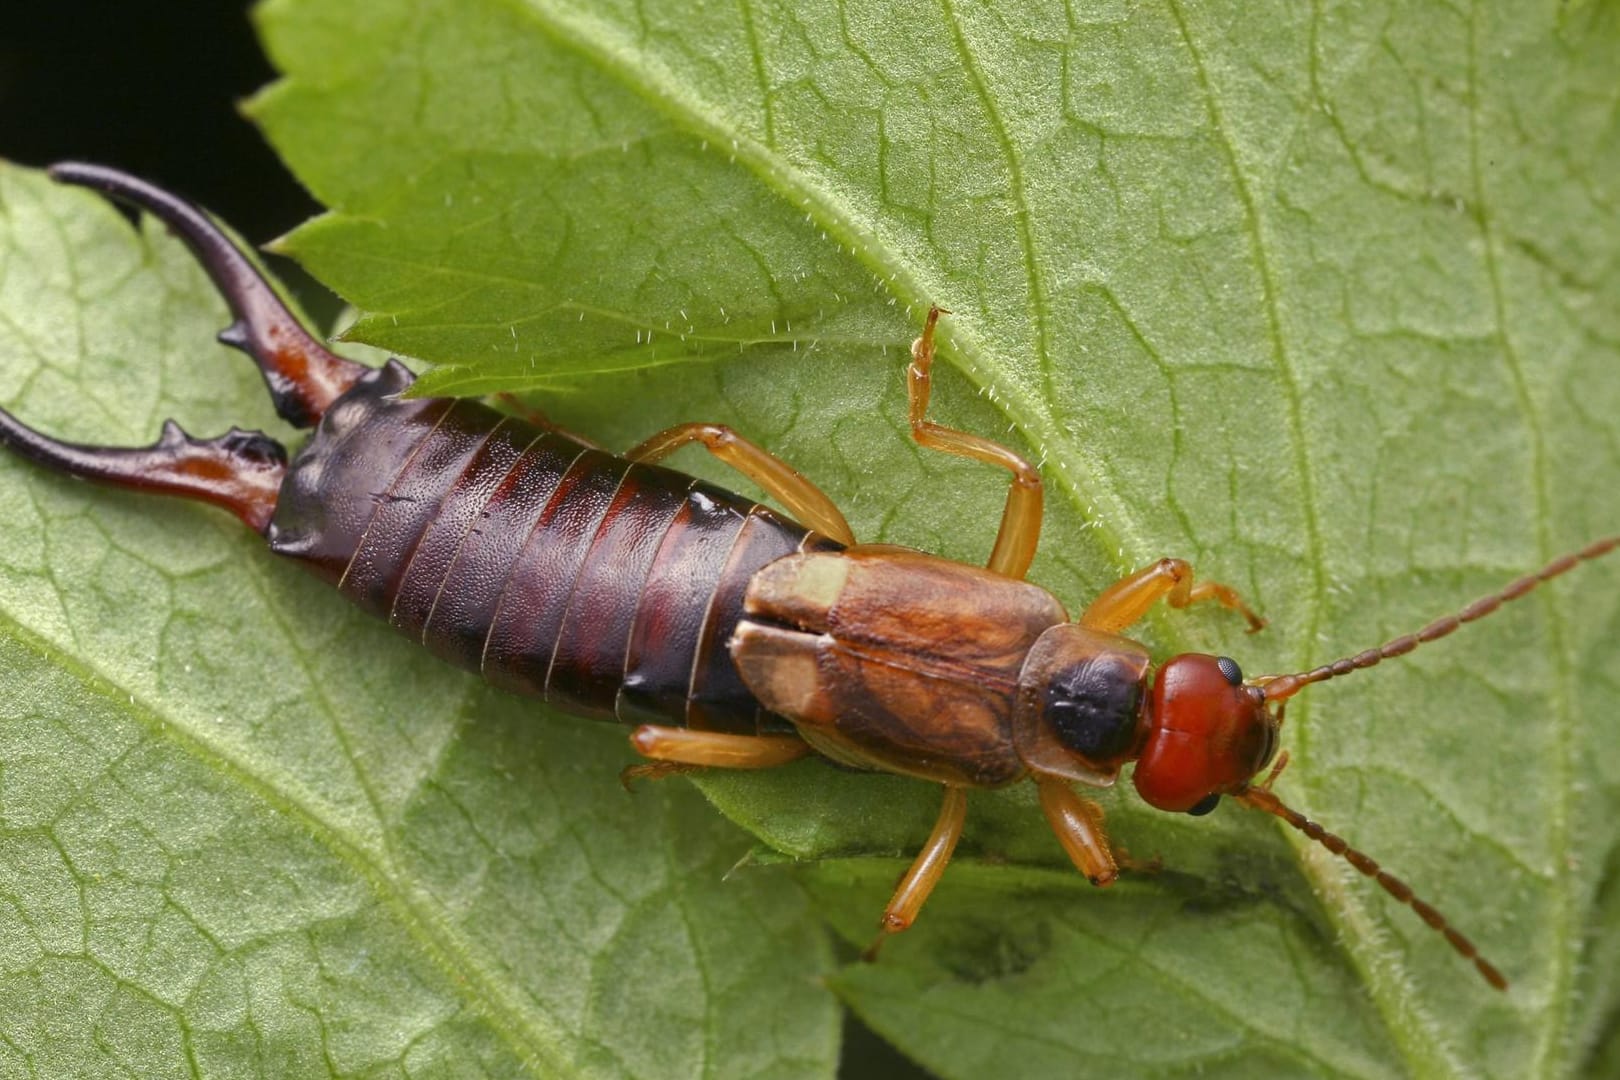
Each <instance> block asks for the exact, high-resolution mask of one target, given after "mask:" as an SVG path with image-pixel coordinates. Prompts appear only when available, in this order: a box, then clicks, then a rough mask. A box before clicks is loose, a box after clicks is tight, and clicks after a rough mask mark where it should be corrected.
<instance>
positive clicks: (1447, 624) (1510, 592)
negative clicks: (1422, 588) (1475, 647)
mask: <svg viewBox="0 0 1620 1080" xmlns="http://www.w3.org/2000/svg"><path fill="white" fill-rule="evenodd" d="M1616 548H1620V536H1606V537H1604V538H1603V539H1601V540H1594V541H1592V543H1590V544H1588V545H1586V546H1585V547H1583V548H1581V549H1580V550H1579V551H1572V552H1570V553H1569V554H1567V555H1561V556H1559V557H1558V558H1556V559H1554V560H1553V561H1552V562H1550V563H1548V564H1547V565H1546V566H1543V567H1542V568H1541V569H1540V570H1537V571H1536V572H1535V573H1533V574H1526V575H1525V576H1524V577H1522V578H1519V579H1518V580H1517V581H1514V582H1512V583H1511V584H1509V585H1508V586H1507V587H1506V588H1504V589H1501V590H1500V591H1498V592H1494V593H1491V594H1490V595H1489V596H1482V597H1480V598H1479V599H1478V600H1475V601H1474V602H1473V603H1472V604H1469V605H1468V606H1467V607H1465V608H1463V609H1462V610H1461V611H1459V612H1457V613H1456V614H1453V615H1447V616H1445V617H1444V618H1441V619H1436V620H1435V621H1434V622H1432V623H1430V624H1429V625H1428V626H1425V627H1424V628H1423V629H1421V630H1419V631H1418V632H1417V633H1415V634H1403V635H1401V636H1400V637H1398V638H1395V639H1394V640H1392V641H1388V642H1385V643H1384V644H1382V645H1380V646H1378V647H1377V648H1375V649H1367V650H1365V651H1364V652H1359V653H1356V654H1355V655H1354V656H1346V657H1344V658H1343V659H1340V660H1335V661H1333V662H1332V663H1331V664H1323V665H1322V666H1321V667H1319V668H1315V669H1314V670H1311V671H1302V672H1298V673H1296V674H1293V675H1278V676H1275V677H1269V678H1265V679H1257V680H1255V681H1256V682H1257V683H1263V684H1264V688H1265V692H1266V700H1267V701H1282V700H1284V699H1286V698H1290V697H1293V696H1294V695H1295V694H1297V693H1299V692H1300V691H1301V690H1303V689H1304V688H1305V687H1307V686H1309V685H1310V684H1311V683H1319V682H1323V681H1325V680H1327V679H1336V678H1338V677H1339V676H1340V675H1348V674H1350V673H1351V672H1352V671H1360V670H1362V669H1363V668H1370V667H1372V666H1373V665H1374V664H1377V663H1380V662H1381V661H1384V660H1389V659H1391V658H1393V657H1396V656H1405V655H1406V654H1407V653H1409V652H1411V651H1412V650H1413V649H1415V648H1417V647H1418V646H1419V645H1427V644H1428V643H1429V642H1431V641H1435V640H1438V639H1439V638H1443V637H1445V636H1446V635H1447V634H1449V633H1451V632H1452V631H1454V630H1456V629H1457V628H1458V627H1459V626H1461V625H1463V624H1464V623H1471V622H1474V621H1475V620H1476V619H1483V618H1484V617H1485V616H1487V615H1489V614H1490V613H1491V612H1493V611H1495V610H1496V609H1497V608H1499V607H1501V606H1502V605H1503V604H1505V603H1507V602H1508V601H1509V600H1517V599H1518V598H1519V597H1521V596H1523V595H1524V594H1525V593H1528V592H1530V591H1531V590H1532V589H1534V588H1535V587H1536V586H1538V585H1540V584H1541V583H1542V582H1545V581H1551V580H1552V579H1553V578H1555V577H1557V576H1558V575H1560V574H1566V573H1568V572H1569V571H1571V570H1573V569H1575V567H1576V566H1578V565H1580V564H1581V563H1583V562H1589V561H1591V560H1592V559H1596V558H1599V557H1600V556H1603V555H1607V554H1608V553H1609V552H1611V551H1613V550H1615V549H1616Z"/></svg>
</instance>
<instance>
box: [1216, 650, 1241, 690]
mask: <svg viewBox="0 0 1620 1080" xmlns="http://www.w3.org/2000/svg"><path fill="white" fill-rule="evenodd" d="M1215 666H1216V667H1218V668H1220V669H1221V674H1222V675H1224V676H1225V677H1226V681H1227V682H1229V683H1231V684H1232V685H1233V686H1242V685H1243V669H1242V668H1240V667H1238V662H1237V661H1236V660H1233V659H1232V658H1231V657H1230V656H1218V657H1216V658H1215Z"/></svg>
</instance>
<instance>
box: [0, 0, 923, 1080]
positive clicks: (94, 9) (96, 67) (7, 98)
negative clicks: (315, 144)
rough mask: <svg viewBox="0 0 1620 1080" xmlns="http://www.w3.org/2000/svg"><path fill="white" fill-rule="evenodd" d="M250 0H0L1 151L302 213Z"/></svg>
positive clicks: (222, 205)
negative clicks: (264, 123) (270, 107)
mask: <svg viewBox="0 0 1620 1080" xmlns="http://www.w3.org/2000/svg"><path fill="white" fill-rule="evenodd" d="M248 6H249V5H248V3H247V2H246V0H54V2H53V0H41V2H29V0H0V157H3V158H6V159H8V160H11V161H15V162H17V163H19V164H23V165H35V166H43V165H49V164H50V163H52V162H54V161H63V160H68V159H78V160H83V161H93V162H96V163H98V164H103V165H113V166H116V167H118V168H120V169H124V170H125V171H127V172H131V173H134V174H136V175H137V176H140V177H142V178H144V179H147V180H153V181H156V182H157V183H159V184H161V185H163V186H164V187H167V188H172V189H174V190H175V191H177V192H180V193H181V194H183V195H186V196H189V197H190V198H192V199H194V200H196V201H197V202H199V203H202V204H203V205H204V206H206V207H208V209H210V210H212V211H213V212H214V213H215V214H217V215H218V216H219V217H220V218H221V219H223V220H225V221H227V222H229V223H230V224H231V226H232V227H234V228H235V229H236V230H237V232H239V233H240V234H241V235H242V236H244V237H247V238H248V239H249V240H251V241H253V242H254V243H261V244H262V243H265V242H267V241H269V240H272V239H274V238H275V237H277V236H280V235H282V234H283V233H285V232H288V231H289V230H291V229H292V228H293V227H294V226H295V225H297V224H299V223H300V222H302V221H305V220H307V219H308V218H310V217H313V216H314V215H315V214H317V213H319V212H320V210H321V207H320V205H319V204H318V203H316V202H315V200H314V199H312V198H311V197H310V196H309V194H308V193H307V192H306V191H304V189H303V188H302V187H300V186H299V184H298V182H297V181H296V180H295V179H293V176H292V174H291V173H289V172H288V171H287V170H286V168H285V167H283V166H282V164H281V161H280V159H278V158H277V157H276V155H275V154H274V153H273V152H271V150H270V147H269V145H268V144H267V143H266V142H265V141H264V139H263V137H261V136H260V134H259V131H258V129H257V128H255V127H254V126H253V125H252V124H251V123H249V122H248V121H247V120H245V119H243V118H242V116H241V115H240V114H239V113H238V112H237V103H238V102H239V101H242V100H243V99H245V98H247V97H249V96H251V95H252V94H253V93H254V92H255V91H257V90H258V89H259V88H260V87H262V86H264V85H265V84H266V83H268V82H270V81H271V80H272V79H274V78H275V72H274V71H273V70H272V69H271V68H270V64H269V62H268V61H267V60H266V59H265V57H264V54H263V53H262V52H261V51H260V49H259V43H258V39H257V38H256V37H255V36H254V33H253V26H252V23H251V22H250V21H249V19H248V15H247V8H248ZM272 265H273V266H274V267H275V269H276V271H277V272H278V273H280V274H282V275H284V276H286V277H288V278H290V279H291V280H289V281H288V285H289V287H290V288H292V289H293V291H294V292H295V293H297V294H298V295H299V297H300V299H301V300H302V301H303V302H304V305H305V307H306V308H307V309H315V310H313V311H312V314H313V315H314V316H315V317H316V318H317V320H319V319H320V318H321V316H322V315H328V316H329V315H330V313H332V312H334V311H335V304H334V303H333V301H332V299H331V297H330V294H325V293H324V292H323V290H321V288H320V286H319V285H316V284H315V283H314V282H313V281H312V280H311V279H309V278H307V277H305V276H304V275H302V274H301V273H300V272H298V271H297V270H296V268H295V267H294V266H293V264H291V263H290V262H287V261H285V260H272ZM607 782H608V783H612V782H613V780H612V778H611V777H609V778H608V779H607ZM875 915H876V913H875V912H874V920H873V923H874V929H875V926H876V918H875ZM844 1035H845V1042H844V1055H843V1062H842V1067H841V1068H840V1070H839V1072H840V1074H841V1075H843V1076H845V1077H847V1078H849V1080H858V1078H863V1077H894V1078H904V1077H921V1076H925V1075H926V1074H924V1073H922V1072H920V1071H918V1070H917V1069H916V1067H915V1066H913V1065H911V1064H910V1063H909V1062H908V1061H906V1060H905V1059H904V1058H902V1057H901V1056H900V1055H899V1054H897V1053H896V1052H895V1051H894V1050H893V1049H892V1048H891V1047H889V1046H888V1045H887V1044H886V1043H884V1042H883V1041H882V1040H881V1039H879V1038H878V1037H877V1036H876V1035H874V1034H872V1033H871V1032H870V1031H868V1030H867V1029H866V1028H865V1027H863V1026H862V1025H860V1024H859V1023H856V1022H853V1021H851V1022H849V1023H847V1024H846V1025H845V1032H844Z"/></svg>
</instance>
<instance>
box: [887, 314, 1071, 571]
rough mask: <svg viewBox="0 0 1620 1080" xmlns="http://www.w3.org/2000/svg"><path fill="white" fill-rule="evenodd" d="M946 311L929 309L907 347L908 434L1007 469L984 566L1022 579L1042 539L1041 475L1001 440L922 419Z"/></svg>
mask: <svg viewBox="0 0 1620 1080" xmlns="http://www.w3.org/2000/svg"><path fill="white" fill-rule="evenodd" d="M945 314H949V313H948V312H946V311H945V309H943V308H939V307H933V308H929V309H928V321H927V322H926V323H925V324H924V325H923V332H922V336H921V337H919V338H918V339H917V340H916V341H915V342H913V343H912V345H911V363H910V364H909V365H908V366H907V368H906V393H907V396H908V397H909V398H910V404H911V407H910V415H911V437H912V438H913V439H915V440H916V441H917V444H918V445H919V446H926V447H928V448H929V449H930V450H941V451H944V452H945V453H947V454H955V455H957V456H958V457H966V458H972V459H974V460H975V461H982V462H984V463H985V464H987V465H999V466H1001V467H1002V468H1003V469H1006V470H1008V471H1009V472H1011V473H1012V475H1013V479H1012V486H1011V487H1010V488H1008V489H1007V505H1006V507H1005V508H1004V509H1003V510H1002V511H1001V529H1000V531H998V532H997V533H996V545H995V547H994V548H992V549H991V550H990V561H989V563H987V564H986V565H988V566H989V568H990V569H991V570H994V571H996V572H997V573H998V574H1006V575H1007V576H1008V577H1015V578H1021V577H1023V576H1024V573H1025V571H1027V570H1028V569H1029V564H1030V562H1031V561H1032V560H1033V559H1034V558H1035V549H1036V547H1038V546H1039V544H1040V540H1041V504H1042V498H1043V496H1042V488H1041V474H1040V473H1039V472H1037V471H1036V469H1035V466H1033V465H1031V464H1030V463H1029V462H1027V461H1025V460H1024V459H1023V458H1022V457H1021V456H1019V455H1018V454H1016V453H1014V452H1013V451H1011V450H1009V449H1007V448H1006V447H1005V446H1002V445H1001V444H1000V443H994V442H991V441H990V440H989V439H985V438H981V437H980V436H978V435H970V434H968V433H967V432H965V431H958V430H956V429H955V428H948V427H941V426H940V425H939V424H936V423H934V422H933V421H931V420H928V419H925V417H926V414H927V412H928V396H929V393H930V391H931V390H932V389H933V367H934V326H935V324H936V323H938V322H939V317H940V316H941V315H945Z"/></svg>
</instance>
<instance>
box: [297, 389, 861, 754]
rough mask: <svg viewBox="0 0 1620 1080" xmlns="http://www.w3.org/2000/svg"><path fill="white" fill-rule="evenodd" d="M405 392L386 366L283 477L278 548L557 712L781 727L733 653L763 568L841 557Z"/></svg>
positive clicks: (463, 662)
mask: <svg viewBox="0 0 1620 1080" xmlns="http://www.w3.org/2000/svg"><path fill="white" fill-rule="evenodd" d="M410 382H411V375H410V373H409V372H408V371H407V370H406V369H405V368H403V367H402V366H400V365H399V364H397V363H391V364H389V365H388V366H387V367H385V368H382V369H380V370H378V371H377V372H375V373H373V374H370V375H367V376H366V377H365V378H364V379H362V380H361V381H360V382H359V383H358V384H357V385H356V386H355V387H354V389H353V390H351V391H350V392H349V393H347V394H345V395H344V396H343V397H342V398H341V399H339V400H338V401H337V402H336V403H334V404H333V406H332V407H331V409H330V410H329V411H328V412H327V414H326V416H325V418H324V419H323V420H322V421H321V425H320V427H319V428H318V429H317V430H316V433H315V436H314V438H313V439H312V440H311V441H310V443H309V445H308V446H306V447H305V448H304V449H303V451H301V452H300V453H299V454H298V456H297V457H296V458H295V459H294V461H293V463H292V465H291V467H290V469H289V471H288V474H287V480H286V483H285V484H284V485H283V487H282V491H281V497H280V502H279V503H278V505H277V507H276V514H275V518H274V520H273V521H272V522H271V524H270V529H269V531H268V537H269V540H270V547H271V549H272V550H273V551H276V552H277V553H279V554H282V555H286V556H288V557H290V558H293V559H297V560H299V561H300V562H302V563H304V564H305V565H306V566H308V567H309V569H311V570H312V571H314V572H315V573H316V574H318V575H320V576H322V577H324V578H326V579H327V580H329V581H331V582H333V583H334V584H336V585H337V586H338V588H339V590H340V591H341V592H342V593H343V594H344V595H345V596H347V597H349V599H351V600H353V601H354V602H355V603H356V604H358V605H360V606H361V607H362V608H364V609H365V610H367V611H369V612H371V613H372V614H375V615H379V616H381V617H383V618H386V619H388V620H389V621H390V622H391V623H393V624H394V626H396V627H397V628H398V629H399V630H401V631H402V632H403V633H405V634H408V635H410V636H411V637H412V638H414V639H415V640H418V641H420V642H422V643H423V644H424V645H426V646H427V647H428V648H429V649H431V650H432V651H433V652H435V653H436V654H438V655H439V656H441V657H443V658H444V659H446V660H449V661H451V662H452V663H455V664H458V665H460V666H462V667H465V668H469V669H471V670H474V671H478V672H480V673H482V674H483V675H484V677H485V678H487V679H488V680H489V681H490V682H491V683H493V684H495V685H496V686H500V687H503V688H505V689H509V690H514V691H517V692H519V693H525V694H531V695H534V696H537V697H542V698H544V699H546V700H547V701H549V702H551V703H553V704H555V705H557V706H558V707H560V708H564V709H567V710H569V711H572V712H578V713H585V714H589V715H596V716H604V717H617V718H619V719H621V720H625V721H627V722H638V723H639V722H656V723H665V724H669V723H675V724H681V725H689V726H692V727H697V728H705V729H715V730H726V731H742V732H753V731H758V730H777V729H783V728H785V727H786V726H787V725H786V724H785V722H784V721H781V720H779V719H776V718H774V717H772V716H770V715H769V714H767V713H765V712H764V711H763V710H762V709H761V708H760V707H759V705H758V702H757V701H756V700H755V699H754V697H753V695H752V694H750V693H749V691H748V690H747V688H746V687H744V685H743V683H742V680H741V679H740V678H739V677H738V675H737V671H736V668H735V667H734V666H733V664H732V661H731V656H730V654H729V652H728V651H727V649H726V643H727V641H728V640H729V639H730V637H731V633H732V630H733V629H734V628H735V626H736V623H737V620H738V618H739V617H740V615H741V612H742V599H743V594H744V592H745V591H746V589H747V586H748V580H749V579H750V578H751V577H752V576H753V575H754V573H755V572H756V571H757V570H759V569H760V568H761V567H763V566H765V565H766V564H767V563H770V562H772V561H774V560H775V559H777V558H780V557H781V556H783V555H786V554H789V553H792V552H794V551H798V550H810V549H823V548H836V547H837V545H836V544H834V543H833V542H832V541H830V540H827V539H826V538H825V537H822V536H820V535H819V534H816V533H812V532H810V531H809V530H807V529H805V528H804V527H803V526H801V525H798V524H797V523H795V522H793V521H790V520H788V519H787V518H784V517H782V516H781V515H779V514H776V513H773V512H772V511H770V510H768V509H766V508H764V507H762V506H759V505H757V504H756V503H754V502H752V501H751V500H748V499H745V498H743V497H741V496H739V495H736V494H733V493H732V492H729V491H726V490H724V489H723V488H719V487H716V486H714V485H712V484H708V483H705V482H703V481H701V480H697V479H694V478H693V477H690V476H687V475H685V474H682V473H678V472H674V471H672V470H669V469H664V468H660V467H658V466H655V465H641V464H632V463H631V462H629V461H627V460H625V459H624V458H620V457H615V456H614V455H612V454H608V453H604V452H602V451H599V450H593V449H589V448H587V447H585V446H583V445H581V444H580V443H578V442H576V441H575V440H573V439H570V438H568V437H567V436H565V435H562V434H559V433H557V432H554V431H546V430H543V429H540V428H537V427H535V426H533V425H531V424H529V423H526V422H524V421H522V420H519V419H516V418H514V417H510V416H506V415H504V414H502V413H498V412H495V411H494V410H492V409H490V408H488V407H486V406H484V405H482V404H480V403H478V402H476V401H471V400H465V399H447V398H419V399H402V398H399V397H398V396H397V395H398V394H399V393H400V392H402V391H403V390H404V389H405V388H406V387H407V386H409V385H410Z"/></svg>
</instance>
